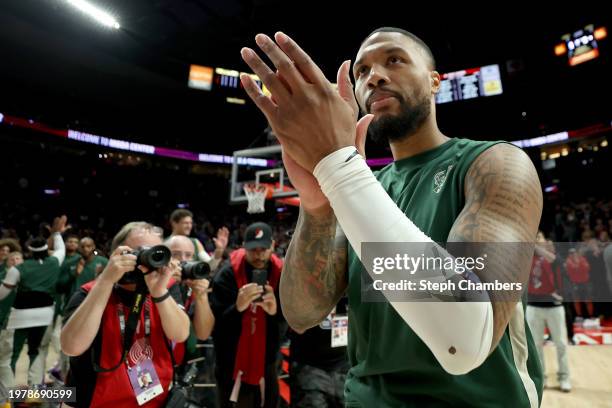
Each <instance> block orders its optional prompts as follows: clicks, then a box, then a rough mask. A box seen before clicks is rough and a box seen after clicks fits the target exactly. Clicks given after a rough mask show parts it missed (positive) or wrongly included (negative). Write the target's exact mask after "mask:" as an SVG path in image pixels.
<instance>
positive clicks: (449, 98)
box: [436, 64, 503, 104]
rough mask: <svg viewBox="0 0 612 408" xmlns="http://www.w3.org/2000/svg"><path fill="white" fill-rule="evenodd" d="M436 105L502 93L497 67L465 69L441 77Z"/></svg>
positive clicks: (487, 66)
mask: <svg viewBox="0 0 612 408" xmlns="http://www.w3.org/2000/svg"><path fill="white" fill-rule="evenodd" d="M441 79H442V80H441V82H440V90H439V91H438V93H437V94H436V103H438V104H440V103H448V102H454V101H461V100H464V99H474V98H480V97H483V96H493V95H500V94H502V93H503V88H502V82H501V76H500V73H499V65H497V64H494V65H486V66H484V67H480V68H471V69H465V70H462V71H456V72H449V73H446V74H442V75H441Z"/></svg>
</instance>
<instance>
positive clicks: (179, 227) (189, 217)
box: [170, 208, 229, 271]
mask: <svg viewBox="0 0 612 408" xmlns="http://www.w3.org/2000/svg"><path fill="white" fill-rule="evenodd" d="M170 224H171V226H172V234H171V235H170V236H174V235H183V236H186V237H190V235H191V230H192V229H193V213H192V212H191V211H189V210H185V209H181V208H179V209H177V210H174V211H173V212H172V214H170ZM189 239H190V240H191V242H192V243H193V247H194V260H200V261H204V262H207V263H208V264H209V265H210V269H211V270H212V271H215V270H216V269H217V267H218V266H219V263H220V262H221V260H222V259H223V253H224V252H225V248H226V247H227V243H228V239H229V230H228V229H227V228H226V227H222V228H220V229H219V230H218V231H217V237H216V238H213V241H214V243H215V252H214V254H213V256H212V257H211V256H210V255H209V254H208V252H206V250H205V249H204V246H202V243H201V242H200V241H199V240H198V239H197V238H193V237H191V238H189Z"/></svg>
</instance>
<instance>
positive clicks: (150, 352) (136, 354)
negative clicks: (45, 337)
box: [61, 222, 189, 408]
mask: <svg viewBox="0 0 612 408" xmlns="http://www.w3.org/2000/svg"><path fill="white" fill-rule="evenodd" d="M161 243H162V239H161V236H160V235H159V234H158V233H156V230H155V227H154V226H153V225H151V224H148V223H144V222H131V223H129V224H126V225H125V226H124V227H123V228H122V229H121V230H120V231H119V233H117V235H116V236H115V238H114V239H113V243H112V246H111V248H112V250H113V252H112V256H111V258H110V260H109V262H108V264H107V265H106V267H105V268H104V270H103V271H102V273H101V274H100V275H99V276H98V278H97V279H96V280H94V281H91V282H89V283H87V284H85V285H83V286H82V287H81V289H80V290H79V291H77V292H76V293H75V295H74V296H73V297H72V299H71V300H70V302H69V303H68V306H67V307H66V310H65V313H66V316H65V319H66V320H67V322H66V324H65V325H64V327H63V329H62V334H61V344H62V350H63V351H64V353H66V354H67V355H69V356H73V357H75V358H72V359H71V361H70V371H69V373H68V376H67V381H66V382H67V384H68V385H70V386H75V385H77V384H78V386H79V392H78V393H77V402H76V403H75V404H73V406H76V407H97V406H102V405H104V406H116V407H122V408H123V407H126V408H129V407H133V408H136V407H138V406H140V405H142V404H143V403H144V402H145V401H148V402H147V407H163V406H164V405H165V402H166V399H167V397H168V392H167V390H168V386H169V384H170V381H171V379H172V376H173V366H172V357H171V355H170V347H171V346H170V344H169V341H171V342H183V341H185V340H186V339H187V336H188V335H189V318H188V317H187V315H186V314H185V312H184V311H183V310H182V307H180V306H179V305H180V304H181V299H180V298H181V296H180V293H178V291H176V290H172V285H171V281H170V279H171V276H172V275H173V273H175V271H176V269H178V267H179V265H178V262H176V261H171V262H170V264H169V265H168V266H165V267H162V268H159V269H158V270H155V271H149V270H147V268H146V267H145V266H142V265H138V266H137V263H136V256H134V255H133V254H131V253H129V252H131V251H133V250H136V249H138V248H141V247H147V246H155V245H160V244H161ZM141 273H144V281H145V284H144V285H145V286H146V290H145V291H144V293H145V295H144V296H141V294H140V293H142V292H141V289H144V288H141V287H138V293H137V292H136V290H137V284H136V283H134V282H138V281H140V279H141V278H140V276H141V275H139V274H141ZM168 287H171V289H170V290H169V289H168ZM174 287H176V286H174ZM139 300H140V302H139ZM139 305H140V307H139ZM134 309H136V310H139V312H138V313H137V314H134V315H132V314H131V313H132V312H131V310H134ZM134 316H135V317H136V318H135V319H134ZM126 345H127V347H124V346H126ZM128 351H129V352H128ZM125 353H127V354H125ZM146 372H148V373H149V374H150V375H151V376H152V382H153V384H151V386H149V387H148V391H143V390H142V389H140V388H139V387H138V386H137V385H134V384H138V380H141V379H142V378H141V377H139V376H138V373H146Z"/></svg>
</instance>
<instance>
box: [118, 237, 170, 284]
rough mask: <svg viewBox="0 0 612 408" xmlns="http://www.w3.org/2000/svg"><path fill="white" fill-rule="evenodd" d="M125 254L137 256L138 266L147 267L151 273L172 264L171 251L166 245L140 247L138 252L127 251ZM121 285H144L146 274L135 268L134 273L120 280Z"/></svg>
mask: <svg viewBox="0 0 612 408" xmlns="http://www.w3.org/2000/svg"><path fill="white" fill-rule="evenodd" d="M123 254H124V255H125V254H132V255H135V256H136V266H137V267H138V266H140V265H142V266H146V267H147V269H149V272H152V271H154V270H155V269H159V268H162V267H164V266H167V265H168V264H169V263H170V259H171V258H172V254H171V253H170V250H169V249H168V247H166V246H164V245H155V246H153V247H140V248H138V249H137V250H136V251H132V252H130V251H125V252H124V253H123ZM119 283H122V284H129V283H137V284H142V285H144V283H145V282H144V273H143V272H142V271H140V270H139V269H137V268H135V269H134V270H133V271H129V272H126V273H125V274H124V275H123V277H121V279H120V280H119Z"/></svg>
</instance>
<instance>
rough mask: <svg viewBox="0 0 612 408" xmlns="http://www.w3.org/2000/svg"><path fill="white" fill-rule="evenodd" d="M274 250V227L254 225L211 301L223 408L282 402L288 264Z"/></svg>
mask: <svg viewBox="0 0 612 408" xmlns="http://www.w3.org/2000/svg"><path fill="white" fill-rule="evenodd" d="M273 250H274V240H273V239H272V229H271V228H270V226H269V225H267V224H264V223H261V222H258V223H254V224H251V225H249V227H248V228H247V229H246V232H245V239H244V248H241V249H238V250H236V251H234V252H232V253H231V255H230V260H229V262H226V263H224V264H223V266H222V267H221V268H220V270H219V272H218V273H217V274H216V275H215V279H214V284H213V292H212V296H211V304H212V310H213V313H214V315H215V329H214V332H213V339H214V344H215V352H216V355H217V363H216V377H217V393H218V396H219V405H220V406H221V407H222V408H226V407H232V406H234V404H236V405H235V406H237V407H248V408H255V407H265V408H272V407H277V406H278V404H279V391H278V377H277V370H276V362H277V359H278V353H279V350H280V337H281V333H280V332H281V330H282V328H283V327H286V326H285V323H284V318H283V316H282V313H281V310H280V304H279V303H278V283H279V280H280V274H281V270H282V266H283V263H282V261H281V259H280V258H278V257H277V256H276V255H274V254H273ZM264 271H265V272H264ZM265 275H267V277H266V276H265ZM259 277H264V278H266V280H267V284H265V289H264V286H262V285H261V284H260V283H256V282H255V281H257V280H258V278H259Z"/></svg>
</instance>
